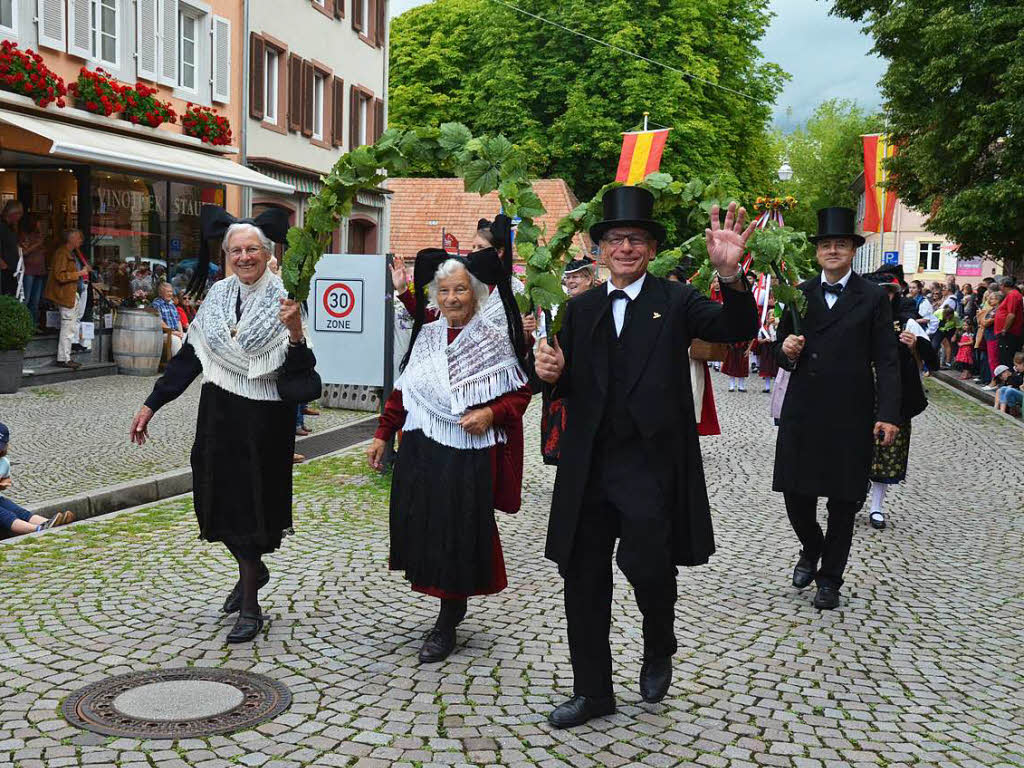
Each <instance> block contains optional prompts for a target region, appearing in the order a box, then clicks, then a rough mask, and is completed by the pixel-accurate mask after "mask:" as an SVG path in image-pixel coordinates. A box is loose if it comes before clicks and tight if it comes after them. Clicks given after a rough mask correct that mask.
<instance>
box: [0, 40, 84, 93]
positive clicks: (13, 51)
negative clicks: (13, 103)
mask: <svg viewBox="0 0 1024 768" xmlns="http://www.w3.org/2000/svg"><path fill="white" fill-rule="evenodd" d="M0 88H3V89H4V90H5V91H11V92H13V93H20V94H21V95H22V96H28V97H29V98H30V99H32V100H33V101H34V102H35V103H36V104H37V105H38V106H40V107H47V106H49V105H50V104H52V103H54V102H56V104H57V106H58V107H63V106H64V97H65V96H66V95H67V92H68V90H67V87H66V86H65V85H64V80H63V78H61V77H60V75H58V74H56V73H55V72H53V71H52V70H51V69H50V68H49V67H47V66H46V64H45V63H44V62H43V57H42V56H40V55H39V54H38V53H36V52H35V51H32V50H25V51H23V50H21V49H20V48H18V44H17V43H13V42H11V41H10V40H4V41H3V42H2V43H0Z"/></svg>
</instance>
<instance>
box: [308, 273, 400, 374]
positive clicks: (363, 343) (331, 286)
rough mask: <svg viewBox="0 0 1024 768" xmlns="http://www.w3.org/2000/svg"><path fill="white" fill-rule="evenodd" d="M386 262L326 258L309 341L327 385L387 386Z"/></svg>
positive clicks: (316, 279)
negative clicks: (385, 369) (385, 335)
mask: <svg viewBox="0 0 1024 768" xmlns="http://www.w3.org/2000/svg"><path fill="white" fill-rule="evenodd" d="M386 270H387V261H386V259H385V258H384V256H380V255H361V254H360V255H357V254H325V255H324V256H323V257H322V258H321V259H320V261H319V262H317V265H316V272H315V274H314V275H313V283H312V290H311V291H310V293H309V301H308V305H309V313H310V315H311V317H310V322H309V329H310V336H311V337H312V342H313V352H314V354H316V369H317V372H319V374H320V378H321V379H322V380H323V382H324V383H325V384H355V385H361V386H373V387H380V386H383V384H384V329H385V322H384V321H385V315H384V313H385V312H386V311H389V310H390V308H391V304H390V302H388V301H386V283H385V280H386Z"/></svg>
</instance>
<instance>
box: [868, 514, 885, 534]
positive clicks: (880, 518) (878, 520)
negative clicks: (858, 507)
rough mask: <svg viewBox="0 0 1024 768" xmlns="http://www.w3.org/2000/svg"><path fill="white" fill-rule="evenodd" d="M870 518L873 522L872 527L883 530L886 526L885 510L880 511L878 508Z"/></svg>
mask: <svg viewBox="0 0 1024 768" xmlns="http://www.w3.org/2000/svg"><path fill="white" fill-rule="evenodd" d="M868 520H869V521H870V522H871V527H872V528H874V529H875V530H876V531H881V530H883V529H884V528H885V513H884V512H879V511H877V510H876V511H874V512H872V513H871V515H870V516H869V517H868Z"/></svg>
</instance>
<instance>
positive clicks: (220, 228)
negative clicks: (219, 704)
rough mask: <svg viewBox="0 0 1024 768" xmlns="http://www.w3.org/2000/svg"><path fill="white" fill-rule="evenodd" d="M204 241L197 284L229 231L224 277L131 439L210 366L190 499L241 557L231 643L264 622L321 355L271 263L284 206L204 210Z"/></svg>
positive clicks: (211, 535) (230, 603) (206, 535)
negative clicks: (299, 421)
mask: <svg viewBox="0 0 1024 768" xmlns="http://www.w3.org/2000/svg"><path fill="white" fill-rule="evenodd" d="M200 227H201V232H202V238H203V240H202V243H203V244H202V247H201V249H200V257H199V266H198V269H197V270H196V272H195V275H194V280H193V284H192V286H191V290H193V291H196V292H199V293H201V292H202V290H203V289H204V287H205V284H206V277H207V275H208V274H209V264H210V255H209V252H208V250H207V241H208V240H211V239H217V238H223V240H222V244H221V248H222V250H223V251H224V253H225V256H226V259H227V264H228V268H229V269H230V271H231V273H232V274H231V275H230V277H227V278H225V279H223V280H221V281H219V282H217V283H214V284H213V286H212V287H211V288H210V290H209V293H207V295H206V298H205V299H204V300H203V303H202V305H201V306H200V307H199V311H198V312H197V313H196V316H195V318H193V320H192V323H191V324H190V325H189V329H188V335H187V336H186V337H185V342H184V344H183V345H182V347H181V350H180V351H179V352H178V353H177V354H176V355H175V356H174V357H173V358H171V360H170V361H169V362H168V363H167V367H166V368H165V370H164V373H163V375H162V376H161V377H160V379H159V380H158V381H157V382H156V384H155V385H154V386H153V392H152V394H150V396H149V397H148V398H147V399H146V403H145V405H143V406H142V408H141V410H140V411H139V412H138V414H137V415H136V416H135V419H134V421H133V422H132V426H131V435H130V436H131V440H132V441H133V442H135V443H138V444H139V445H142V444H143V443H145V442H146V439H147V437H148V425H149V422H150V420H151V419H152V418H153V415H154V414H155V413H156V412H157V411H158V410H159V409H160V408H161V407H162V406H164V405H166V404H167V403H169V402H170V401H172V400H174V399H175V398H176V397H178V396H179V395H181V393H183V392H184V391H185V390H186V389H187V388H188V386H189V385H190V384H191V383H192V382H193V381H194V380H195V378H196V377H197V376H199V375H200V374H202V376H203V379H204V381H203V388H202V393H201V395H200V398H199V415H198V419H197V423H196V438H195V444H194V445H193V447H192V474H193V483H192V486H193V505H194V507H195V512H196V517H197V519H198V521H199V530H200V534H199V535H200V538H201V539H203V540H205V541H217V542H221V543H223V544H224V545H225V546H226V547H227V549H228V551H230V552H231V554H232V556H233V557H234V558H235V560H237V562H238V582H237V583H236V584H235V586H234V588H233V589H232V590H231V592H230V593H229V595H228V597H227V599H226V600H225V601H224V607H223V611H224V612H225V613H229V614H230V613H234V612H235V611H238V612H239V617H238V620H237V622H236V623H235V626H234V628H233V629H232V630H231V632H230V634H228V636H227V641H228V642H229V643H241V642H246V641H248V640H252V639H253V638H254V637H255V636H256V635H257V634H259V632H260V630H261V629H262V627H263V615H262V612H261V611H260V606H259V602H258V592H259V590H260V589H261V588H263V587H264V586H266V585H267V583H268V582H269V581H270V571H269V569H268V568H267V566H266V565H265V564H264V563H263V559H262V558H263V556H264V555H267V554H269V553H271V552H274V551H275V550H276V549H277V548H278V547H280V546H281V539H282V537H283V536H284V535H286V534H290V533H292V456H293V454H294V447H295V408H296V404H297V403H300V402H306V401H308V400H315V399H317V398H319V397H320V391H321V383H320V377H319V376H318V375H317V373H316V371H315V370H314V367H315V365H316V358H315V357H314V356H313V352H312V350H310V349H309V348H308V347H307V346H306V342H305V338H304V337H303V334H302V319H301V316H300V309H299V304H298V303H297V302H295V301H292V300H291V299H289V298H288V297H287V293H286V292H285V289H284V286H283V285H282V283H281V280H280V278H278V277H277V276H276V275H274V274H273V273H272V272H271V271H270V270H269V269H268V268H267V265H268V262H269V261H270V256H271V253H272V247H273V246H272V245H271V241H273V242H278V243H283V242H285V236H286V234H287V231H288V216H287V214H286V213H285V212H284V211H282V210H280V209H269V210H267V211H264V212H263V213H261V214H260V215H259V216H257V217H256V218H255V219H235V218H233V217H232V216H230V215H229V214H228V213H227V212H226V211H225V210H224V209H223V208H220V207H219V206H213V205H206V206H203V209H202V211H201V213H200Z"/></svg>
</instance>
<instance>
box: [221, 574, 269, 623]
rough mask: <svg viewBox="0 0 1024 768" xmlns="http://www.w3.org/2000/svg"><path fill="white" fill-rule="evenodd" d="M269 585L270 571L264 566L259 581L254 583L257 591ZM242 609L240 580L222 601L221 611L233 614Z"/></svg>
mask: <svg viewBox="0 0 1024 768" xmlns="http://www.w3.org/2000/svg"><path fill="white" fill-rule="evenodd" d="M269 583H270V569H269V568H267V566H266V565H264V566H263V573H262V574H261V575H260V580H259V581H258V582H256V586H257V589H263V588H264V587H265V586H267V584H269ZM241 607H242V580H241V579H239V580H238V581H236V582H235V586H234V587H232V588H231V591H230V592H229V593H228V596H227V599H225V600H224V607H223V608H221V610H222V611H223V612H224V613H234V612H235V611H237V610H238V609H240V608H241Z"/></svg>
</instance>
